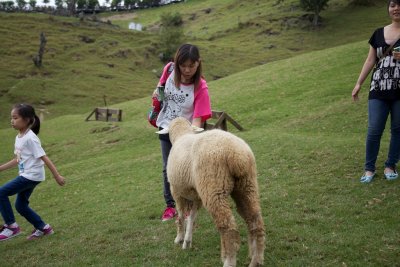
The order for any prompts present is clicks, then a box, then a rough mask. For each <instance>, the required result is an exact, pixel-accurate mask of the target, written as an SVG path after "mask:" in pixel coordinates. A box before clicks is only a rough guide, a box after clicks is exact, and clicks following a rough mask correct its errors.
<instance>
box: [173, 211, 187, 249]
mask: <svg viewBox="0 0 400 267" xmlns="http://www.w3.org/2000/svg"><path fill="white" fill-rule="evenodd" d="M184 220H185V219H184V218H183V217H182V216H180V215H178V218H177V219H176V221H175V224H176V232H177V233H176V237H175V240H174V243H175V244H177V245H179V244H181V243H182V242H183V237H184V234H185V225H184V223H185V221H184Z"/></svg>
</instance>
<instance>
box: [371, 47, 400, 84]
mask: <svg viewBox="0 0 400 267" xmlns="http://www.w3.org/2000/svg"><path fill="white" fill-rule="evenodd" d="M377 51H379V50H377ZM381 51H382V50H380V53H382V52H381ZM378 53H379V52H378ZM399 87H400V62H399V61H397V60H395V59H393V56H386V57H385V58H384V59H383V60H382V61H381V62H380V63H378V65H377V68H376V70H375V72H374V73H373V75H372V79H371V87H370V91H390V90H398V89H399Z"/></svg>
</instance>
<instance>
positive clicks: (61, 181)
mask: <svg viewBox="0 0 400 267" xmlns="http://www.w3.org/2000/svg"><path fill="white" fill-rule="evenodd" d="M54 179H56V182H57V184H59V185H60V186H63V185H65V178H64V177H62V176H61V175H57V176H54Z"/></svg>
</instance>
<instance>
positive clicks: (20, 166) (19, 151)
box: [15, 148, 25, 173]
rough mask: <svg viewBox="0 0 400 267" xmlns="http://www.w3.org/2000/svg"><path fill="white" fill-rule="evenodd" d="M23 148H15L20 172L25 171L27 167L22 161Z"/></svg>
mask: <svg viewBox="0 0 400 267" xmlns="http://www.w3.org/2000/svg"><path fill="white" fill-rule="evenodd" d="M21 154H22V153H21V149H19V148H17V149H15V155H16V157H17V162H18V170H19V173H23V172H24V170H25V168H24V163H23V162H22V156H21Z"/></svg>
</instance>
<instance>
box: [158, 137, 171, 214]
mask: <svg viewBox="0 0 400 267" xmlns="http://www.w3.org/2000/svg"><path fill="white" fill-rule="evenodd" d="M160 142H161V153H162V159H163V178H164V199H165V203H166V204H167V207H173V208H174V207H175V200H174V198H173V197H172V194H171V189H170V186H169V182H168V175H167V162H168V156H169V152H170V151H171V148H172V144H171V141H170V140H169V135H165V136H163V137H160Z"/></svg>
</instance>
